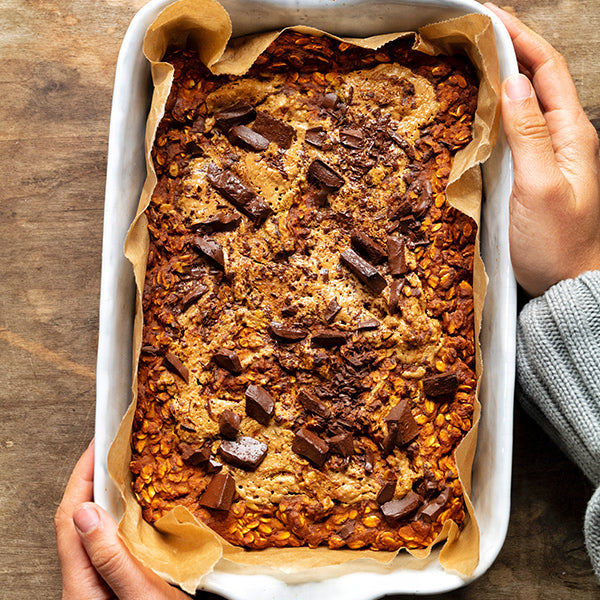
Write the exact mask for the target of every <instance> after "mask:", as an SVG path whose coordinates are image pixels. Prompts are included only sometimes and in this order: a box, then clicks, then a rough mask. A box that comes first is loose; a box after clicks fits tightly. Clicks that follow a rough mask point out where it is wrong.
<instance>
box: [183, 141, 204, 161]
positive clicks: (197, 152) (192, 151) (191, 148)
mask: <svg viewBox="0 0 600 600" xmlns="http://www.w3.org/2000/svg"><path fill="white" fill-rule="evenodd" d="M185 150H186V152H187V153H188V154H189V155H190V156H192V157H197V156H202V155H203V154H204V150H203V149H202V146H201V145H200V143H199V142H198V141H197V140H193V139H192V140H188V141H187V142H186V143H185Z"/></svg>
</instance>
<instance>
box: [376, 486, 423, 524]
mask: <svg viewBox="0 0 600 600" xmlns="http://www.w3.org/2000/svg"><path fill="white" fill-rule="evenodd" d="M422 503H423V498H421V496H419V494H417V493H416V492H408V494H406V496H404V498H402V499H401V500H390V501H389V502H386V503H385V504H383V506H382V507H381V512H382V513H383V516H384V517H385V518H386V519H389V520H390V521H399V520H400V519H404V518H406V517H409V516H410V515H412V514H413V513H414V512H415V511H416V510H417V509H418V508H419V506H421V504H422Z"/></svg>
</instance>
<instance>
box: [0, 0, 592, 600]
mask: <svg viewBox="0 0 600 600" xmlns="http://www.w3.org/2000/svg"><path fill="white" fill-rule="evenodd" d="M143 4H144V1H143V0H137V1H133V0H60V1H59V0H5V2H3V3H2V6H0V23H1V24H2V27H1V28H0V56H2V61H1V62H0V112H1V114H2V116H3V118H2V119H1V120H0V139H1V141H2V145H3V156H2V158H3V160H2V161H1V162H0V169H1V171H0V175H1V177H0V181H1V184H0V269H1V271H0V365H1V366H0V384H1V385H0V408H1V413H2V418H0V473H2V482H3V483H2V485H1V486H0V524H1V525H0V526H1V529H0V531H2V535H3V546H4V549H3V551H2V553H1V558H0V590H1V591H0V596H2V597H5V598H10V599H11V600H19V599H24V600H25V599H30V598H33V597H35V598H58V597H60V589H61V577H60V568H59V564H58V560H57V558H56V549H55V540H54V529H53V524H52V519H53V516H54V512H55V510H56V507H57V505H58V503H59V501H60V498H61V496H62V492H63V489H64V487H65V484H66V481H67V479H68V476H69V474H70V472H71V469H72V468H73V465H74V464H75V462H76V460H77V457H78V456H79V455H80V453H81V452H82V451H83V449H84V448H85V447H86V446H87V444H88V442H89V440H90V438H91V437H92V435H93V429H94V394H95V389H94V370H95V367H94V365H95V359H96V344H97V330H98V303H99V292H100V262H101V239H102V215H103V203H104V184H105V171H106V151H107V143H108V126H109V116H110V107H111V96H112V85H113V76H114V70H115V64H116V59H117V55H118V51H119V47H120V44H121V41H122V39H123V35H124V34H125V31H126V29H127V26H128V24H129V22H130V21H131V19H132V17H133V16H134V14H135V12H136V11H137V10H138V9H139V8H140V7H141V6H143ZM514 8H515V9H516V11H517V13H518V14H519V15H520V16H521V17H522V18H523V20H524V21H525V22H526V23H527V24H529V25H531V26H532V27H533V28H534V29H536V30H537V31H538V32H539V33H541V34H542V35H543V36H545V37H546V38H547V39H548V40H550V41H551V42H552V43H553V44H555V45H556V47H557V48H558V49H559V50H560V51H561V52H563V54H564V55H565V57H566V58H567V61H568V63H569V64H570V67H571V71H572V73H573V76H574V79H575V82H576V84H577V88H578V90H579V94H580V97H581V101H582V103H583V105H584V107H585V109H586V112H587V114H588V116H589V117H590V118H591V119H592V120H593V121H594V123H595V125H596V127H597V128H598V127H600V104H599V100H598V98H600V69H598V56H599V54H600V38H599V36H598V31H599V30H600V11H599V10H598V3H597V0H584V1H580V0H559V1H558V2H556V1H555V0H530V1H525V0H523V1H518V2H515V3H514ZM591 492H592V490H591V488H590V486H589V484H587V482H586V481H585V479H584V478H583V476H582V475H581V474H579V473H578V472H577V470H576V469H575V468H574V467H573V466H572V465H571V464H570V463H569V462H568V461H567V460H566V459H565V458H564V457H563V456H562V454H561V453H560V451H559V450H558V449H557V448H556V447H555V446H554V445H553V444H552V442H550V441H549V440H548V438H547V437H546V436H545V435H544V434H543V433H542V432H541V431H540V430H539V428H538V427H537V426H536V425H535V424H534V423H533V422H531V421H530V420H529V419H528V418H527V417H526V416H525V415H524V414H523V413H522V412H521V411H520V410H519V409H517V411H516V415H515V448H514V478H513V490H512V500H513V507H512V513H511V524H510V528H509V532H508V538H507V541H506V544H505V545H504V548H503V550H502V552H501V553H500V556H499V557H498V560H497V561H496V563H495V564H494V565H493V566H492V568H491V569H490V570H489V571H488V572H487V573H486V574H485V575H484V576H483V577H481V578H480V579H479V580H477V581H475V582H474V583H473V584H471V585H470V586H468V587H467V588H465V589H463V590H460V591H456V592H452V593H450V594H447V595H445V596H444V598H447V599H458V598H461V599H477V600H486V599H490V600H492V599H493V600H503V599H507V600H508V599H510V600H513V599H517V600H519V599H522V600H536V599H538V598H539V599H542V598H543V599H544V600H558V599H567V598H568V599H571V598H577V599H578V600H587V599H590V600H591V599H592V598H598V597H599V595H600V588H599V587H598V584H597V581H596V580H595V578H594V577H593V573H592V570H591V567H590V564H589V560H588V558H587V555H586V553H585V549H584V545H583V536H582V532H581V526H582V520H583V514H584V510H585V504H586V502H587V499H588V498H589V496H590V494H591ZM430 598H431V597H430Z"/></svg>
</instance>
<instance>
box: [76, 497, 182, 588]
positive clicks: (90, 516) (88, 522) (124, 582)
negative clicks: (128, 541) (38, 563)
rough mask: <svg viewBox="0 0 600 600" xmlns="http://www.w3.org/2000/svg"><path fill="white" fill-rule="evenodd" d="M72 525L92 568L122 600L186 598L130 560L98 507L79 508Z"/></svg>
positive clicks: (88, 504)
mask: <svg viewBox="0 0 600 600" xmlns="http://www.w3.org/2000/svg"><path fill="white" fill-rule="evenodd" d="M73 522H74V524H75V528H76V530H77V533H78V534H79V537H80V538H81V542H82V544H83V546H84V548H85V550H86V552H87V554H88V556H89V558H90V561H91V563H92V565H93V566H94V568H95V569H96V570H97V571H98V573H99V575H100V576H101V577H102V579H104V581H105V582H106V583H107V584H108V585H109V586H110V588H111V589H112V590H113V592H114V593H115V594H116V596H117V597H118V598H120V599H121V600H129V599H130V598H136V599H138V598H148V599H149V600H150V599H152V600H155V599H161V600H162V599H169V600H171V599H173V600H175V599H181V598H186V597H187V596H185V595H184V594H183V593H182V592H179V591H177V590H176V589H175V588H172V587H171V586H170V585H169V584H167V583H166V582H165V581H163V580H162V579H161V578H160V577H159V576H158V575H156V574H155V573H154V572H153V571H151V570H150V569H147V568H146V567H144V566H143V565H142V564H141V563H139V562H138V561H137V560H136V559H135V558H134V557H133V556H132V554H131V553H130V552H129V550H128V549H127V548H126V547H125V545H124V544H123V542H122V541H121V539H120V538H119V535H118V532H117V524H116V523H115V522H114V520H113V519H112V518H111V517H110V515H109V514H108V513H107V512H106V511H104V510H103V509H102V508H100V507H99V506H98V505H97V504H94V503H93V502H86V503H84V504H82V505H80V506H79V507H78V508H77V509H76V510H75V512H74V513H73Z"/></svg>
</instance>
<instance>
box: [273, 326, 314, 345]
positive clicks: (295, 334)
mask: <svg viewBox="0 0 600 600" xmlns="http://www.w3.org/2000/svg"><path fill="white" fill-rule="evenodd" d="M269 332H270V333H271V335H272V336H273V337H275V338H277V339H278V340H281V341H284V342H299V341H300V340H303V339H304V338H305V337H306V336H307V335H308V332H307V331H305V330H304V329H299V328H297V327H288V326H286V325H283V324H282V323H277V322H275V321H271V323H270V324H269Z"/></svg>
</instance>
